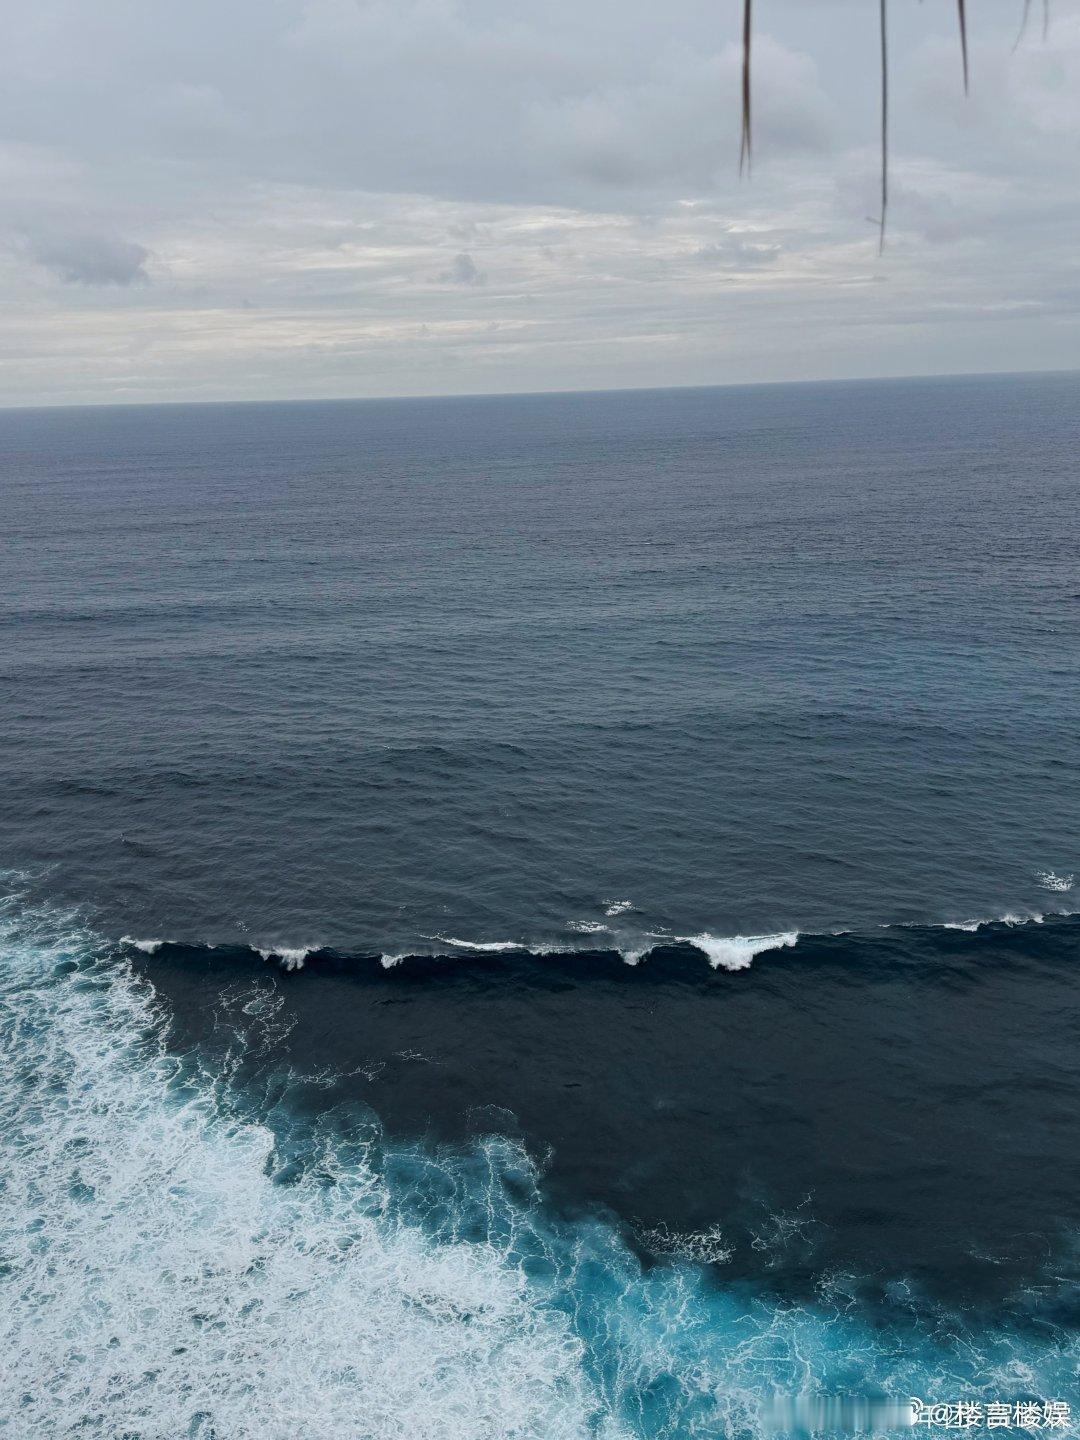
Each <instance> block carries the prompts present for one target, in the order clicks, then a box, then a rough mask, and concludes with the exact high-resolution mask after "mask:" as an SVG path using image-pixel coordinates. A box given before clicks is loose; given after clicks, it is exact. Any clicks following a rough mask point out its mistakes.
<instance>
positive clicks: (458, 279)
mask: <svg viewBox="0 0 1080 1440" xmlns="http://www.w3.org/2000/svg"><path fill="white" fill-rule="evenodd" d="M439 279H440V280H443V281H445V282H446V283H447V284H448V285H485V284H486V283H487V276H486V275H485V274H484V273H483V271H482V270H478V269H477V267H476V261H475V260H474V259H473V258H472V256H471V255H469V254H467V253H465V252H463V253H462V254H460V255H456V256H455V257H454V262H453V264H452V265H451V266H450V267H449V269H447V270H443V271H442V272H441V273H440V275H439Z"/></svg>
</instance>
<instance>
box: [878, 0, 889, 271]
mask: <svg viewBox="0 0 1080 1440" xmlns="http://www.w3.org/2000/svg"><path fill="white" fill-rule="evenodd" d="M880 21H881V220H880V222H879V223H880V229H879V231H878V254H879V255H880V254H881V253H882V251H883V250H884V249H885V217H886V215H887V214H888V210H889V5H888V0H880Z"/></svg>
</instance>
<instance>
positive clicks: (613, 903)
mask: <svg viewBox="0 0 1080 1440" xmlns="http://www.w3.org/2000/svg"><path fill="white" fill-rule="evenodd" d="M604 905H605V906H606V907H607V908H606V909H605V911H604V914H605V915H625V914H626V912H627V910H633V908H634V902H633V901H632V900H605V901H604Z"/></svg>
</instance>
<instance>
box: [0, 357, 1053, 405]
mask: <svg viewBox="0 0 1080 1440" xmlns="http://www.w3.org/2000/svg"><path fill="white" fill-rule="evenodd" d="M1069 375H1077V376H1080V366H1077V367H1075V368H1073V367H1068V368H1064V369H1060V368H1054V369H1049V370H956V371H949V370H941V371H929V372H927V371H914V372H910V373H904V374H900V375H846V376H838V377H833V378H831V379H823V378H820V377H818V378H811V377H807V378H800V379H787V380H736V381H713V382H707V383H704V384H700V385H597V386H584V387H582V388H580V389H572V390H565V389H551V390H448V391H441V392H437V393H434V394H423V393H419V394H404V395H310V396H301V395H298V396H289V397H278V398H275V399H269V398H268V399H253V398H251V397H244V398H237V399H229V398H215V399H202V400H196V399H187V400H81V401H55V402H48V401H45V402H44V403H39V404H34V405H8V404H5V403H3V402H0V415H4V414H8V415H14V414H24V413H26V412H35V413H36V412H40V411H50V410H157V409H165V408H169V409H182V408H184V407H185V406H191V407H196V406H202V407H209V406H215V405H217V406H221V407H239V406H243V405H249V406H260V405H261V406H268V405H387V404H390V405H393V404H409V403H414V402H419V401H425V400H426V401H442V400H515V399H516V400H528V399H543V398H545V397H548V398H568V397H570V396H577V395H650V394H673V393H677V392H678V391H688V392H694V391H701V390H766V389H785V388H788V389H790V388H794V387H795V386H812V385H821V386H826V385H889V384H893V385H896V384H904V383H907V382H910V381H920V380H1020V379H1028V378H1034V377H1044V378H1048V377H1051V376H1069Z"/></svg>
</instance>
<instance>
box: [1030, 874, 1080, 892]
mask: <svg viewBox="0 0 1080 1440" xmlns="http://www.w3.org/2000/svg"><path fill="white" fill-rule="evenodd" d="M1035 879H1036V880H1037V881H1038V883H1039V884H1040V885H1041V886H1042V888H1043V889H1044V890H1055V891H1057V892H1058V894H1061V895H1063V894H1065V892H1066V891H1067V890H1071V889H1072V888H1073V885H1074V883H1075V876H1073V875H1055V874H1054V872H1053V870H1036V872H1035Z"/></svg>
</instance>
